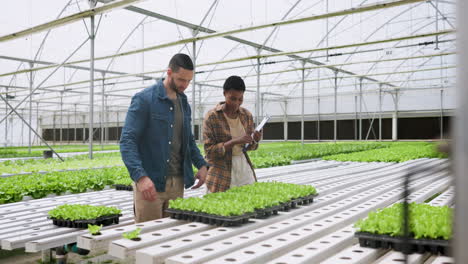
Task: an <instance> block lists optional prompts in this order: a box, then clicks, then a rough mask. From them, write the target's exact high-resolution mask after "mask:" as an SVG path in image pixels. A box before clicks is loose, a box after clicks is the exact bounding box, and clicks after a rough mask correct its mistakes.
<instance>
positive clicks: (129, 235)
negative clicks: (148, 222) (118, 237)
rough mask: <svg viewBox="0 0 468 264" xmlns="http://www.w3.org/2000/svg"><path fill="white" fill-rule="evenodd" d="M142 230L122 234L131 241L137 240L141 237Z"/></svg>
mask: <svg viewBox="0 0 468 264" xmlns="http://www.w3.org/2000/svg"><path fill="white" fill-rule="evenodd" d="M140 232H141V228H137V229H135V230H133V231H130V232H126V233H123V234H122V237H124V238H126V239H130V240H135V239H137V238H138V237H139V236H140Z"/></svg>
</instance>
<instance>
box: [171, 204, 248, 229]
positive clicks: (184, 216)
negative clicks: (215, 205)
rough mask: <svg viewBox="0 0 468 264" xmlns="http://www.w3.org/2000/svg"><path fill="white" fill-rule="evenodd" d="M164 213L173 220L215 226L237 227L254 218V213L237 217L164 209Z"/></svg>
mask: <svg viewBox="0 0 468 264" xmlns="http://www.w3.org/2000/svg"><path fill="white" fill-rule="evenodd" d="M166 212H168V213H170V214H171V218H174V219H179V220H187V221H193V222H201V223H205V224H210V225H217V226H239V225H242V224H245V223H247V222H248V221H249V219H250V218H252V217H255V213H247V214H243V215H239V216H220V215H212V214H206V213H198V212H192V211H182V210H177V209H171V208H168V209H166Z"/></svg>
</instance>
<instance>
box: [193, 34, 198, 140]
mask: <svg viewBox="0 0 468 264" xmlns="http://www.w3.org/2000/svg"><path fill="white" fill-rule="evenodd" d="M192 56H193V57H192V60H193V83H192V134H194V135H195V112H196V111H197V110H196V109H197V108H196V105H195V92H196V90H197V82H196V75H197V74H196V73H195V72H196V59H197V42H196V41H193V42H192Z"/></svg>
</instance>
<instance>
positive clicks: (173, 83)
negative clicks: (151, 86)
mask: <svg viewBox="0 0 468 264" xmlns="http://www.w3.org/2000/svg"><path fill="white" fill-rule="evenodd" d="M169 88H170V89H171V90H173V91H174V92H176V93H178V94H180V91H179V90H178V89H177V86H176V84H175V82H174V79H171V81H170V82H169Z"/></svg>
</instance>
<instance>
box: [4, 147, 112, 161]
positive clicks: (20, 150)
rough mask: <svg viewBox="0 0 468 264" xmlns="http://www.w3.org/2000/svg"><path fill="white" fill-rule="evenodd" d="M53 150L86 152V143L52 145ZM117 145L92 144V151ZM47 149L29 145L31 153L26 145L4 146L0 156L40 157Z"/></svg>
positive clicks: (110, 148)
mask: <svg viewBox="0 0 468 264" xmlns="http://www.w3.org/2000/svg"><path fill="white" fill-rule="evenodd" d="M52 147H53V148H54V150H55V151H57V152H58V153H69V152H86V151H88V146H87V145H52ZM118 149H119V146H118V145H103V146H100V145H94V146H93V150H94V151H100V150H118ZM44 150H49V148H47V147H46V146H33V147H31V153H29V149H28V147H4V148H2V149H1V150H0V158H18V157H42V152H43V151H44Z"/></svg>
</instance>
